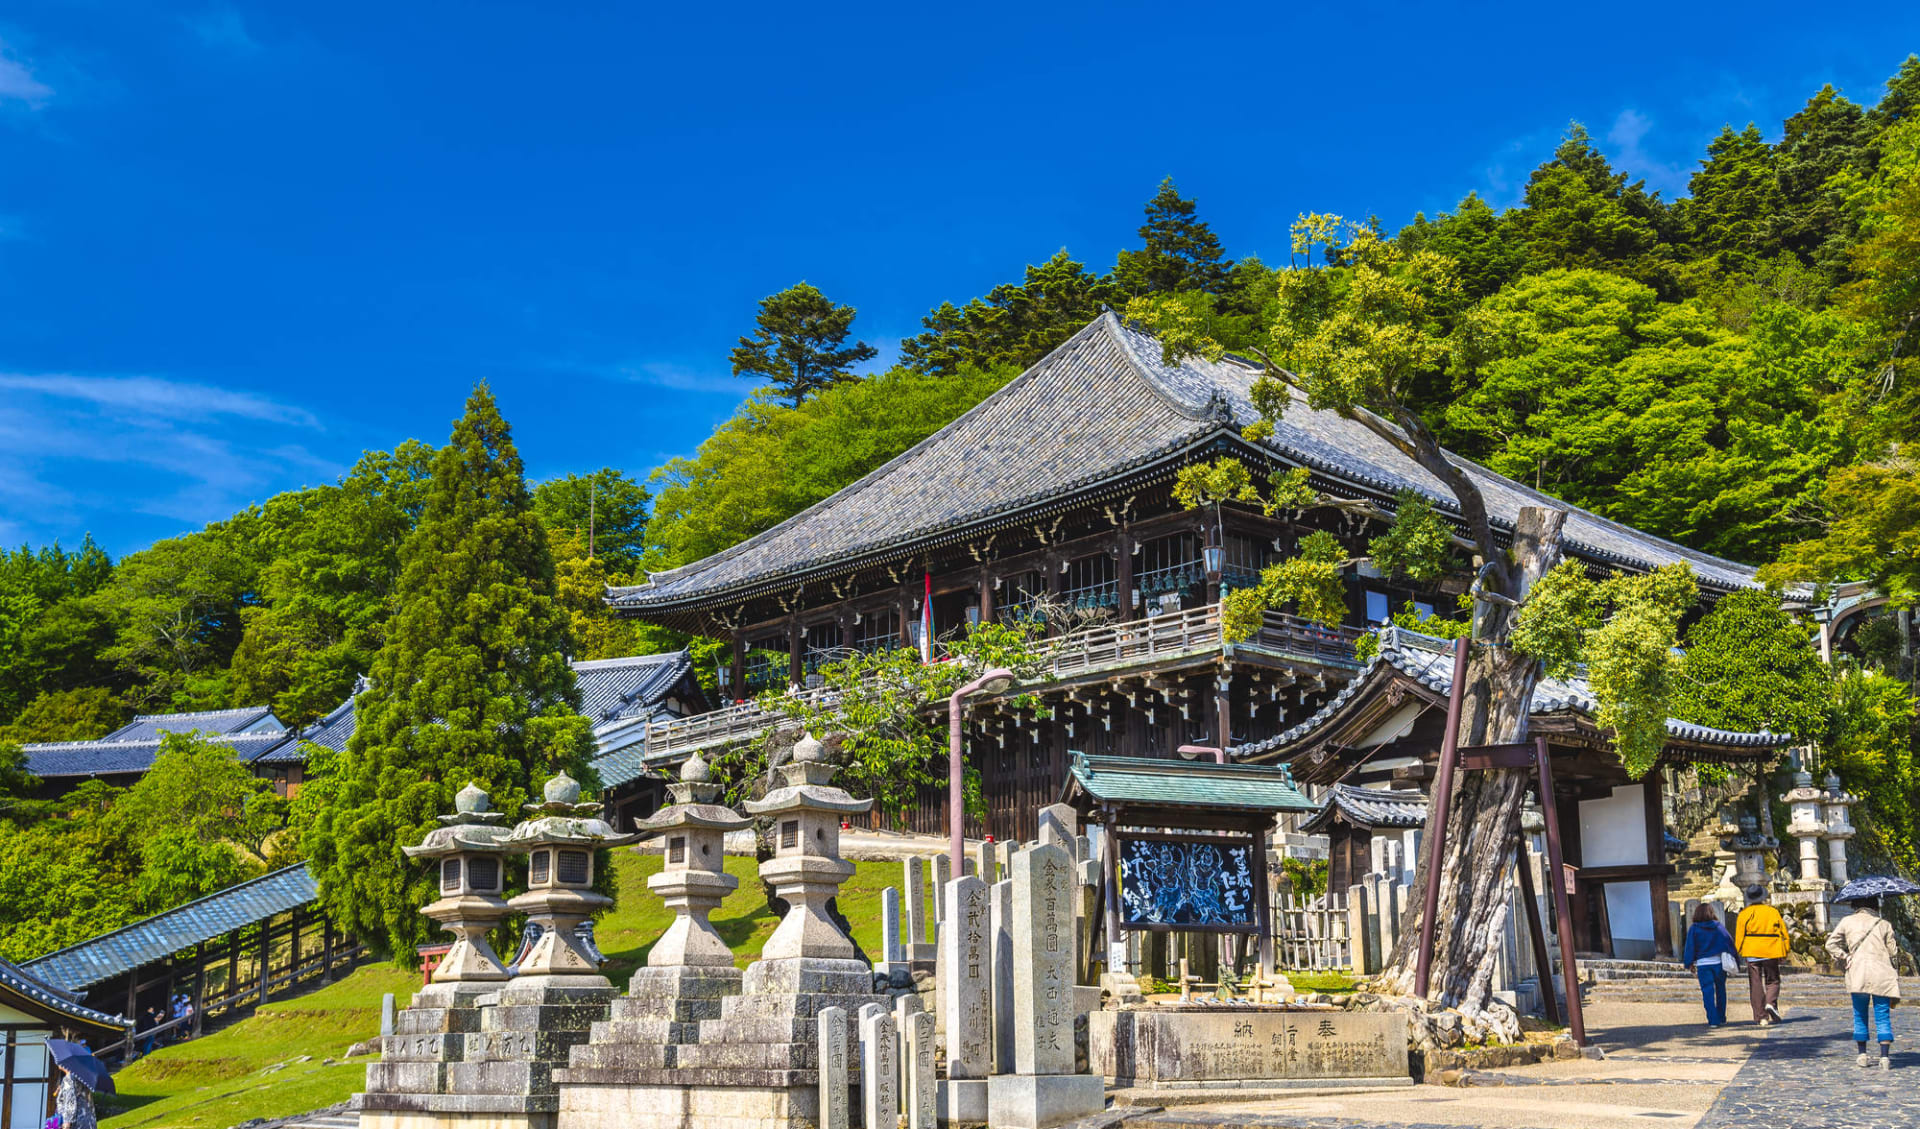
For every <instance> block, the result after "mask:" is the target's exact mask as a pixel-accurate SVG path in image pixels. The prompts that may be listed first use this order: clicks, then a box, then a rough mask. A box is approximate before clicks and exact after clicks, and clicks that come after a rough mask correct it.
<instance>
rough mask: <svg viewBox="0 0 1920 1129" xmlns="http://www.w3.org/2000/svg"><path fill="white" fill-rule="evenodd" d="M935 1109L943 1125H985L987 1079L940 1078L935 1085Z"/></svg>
mask: <svg viewBox="0 0 1920 1129" xmlns="http://www.w3.org/2000/svg"><path fill="white" fill-rule="evenodd" d="M934 1111H935V1116H936V1117H938V1118H939V1120H940V1124H942V1125H985V1124H986V1123H987V1080H986V1079H985V1078H956V1079H947V1078H942V1079H940V1080H939V1081H938V1082H937V1083H935V1086H934Z"/></svg>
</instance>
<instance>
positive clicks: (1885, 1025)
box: [1853, 992, 1893, 1043]
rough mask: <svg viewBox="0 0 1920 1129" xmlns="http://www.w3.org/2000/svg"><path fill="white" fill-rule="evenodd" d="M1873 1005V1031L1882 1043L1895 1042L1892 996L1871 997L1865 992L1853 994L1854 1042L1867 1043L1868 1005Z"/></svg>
mask: <svg viewBox="0 0 1920 1129" xmlns="http://www.w3.org/2000/svg"><path fill="white" fill-rule="evenodd" d="M1868 1004H1872V1005H1873V1030H1874V1034H1875V1035H1876V1036H1877V1037H1878V1038H1879V1040H1880V1042H1882V1043H1891V1042H1893V999H1892V997H1890V996H1870V995H1868V994H1867V993H1865V992H1855V993H1853V1041H1854V1042H1856V1043H1864V1042H1866V1041H1867V1005H1868Z"/></svg>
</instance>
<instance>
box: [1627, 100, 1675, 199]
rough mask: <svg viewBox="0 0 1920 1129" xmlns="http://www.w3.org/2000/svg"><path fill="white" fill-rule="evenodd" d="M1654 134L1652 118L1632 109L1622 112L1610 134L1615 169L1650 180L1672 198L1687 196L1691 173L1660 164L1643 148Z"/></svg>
mask: <svg viewBox="0 0 1920 1129" xmlns="http://www.w3.org/2000/svg"><path fill="white" fill-rule="evenodd" d="M1652 132H1653V119H1652V118H1650V117H1648V116H1647V115H1645V114H1643V113H1641V112H1640V111H1638V110H1635V109H1633V108H1631V107H1629V108H1627V109H1625V110H1622V111H1620V116H1618V117H1616V118H1614V119H1613V128H1611V129H1609V130H1607V144H1608V145H1609V146H1611V147H1612V152H1611V153H1609V154H1608V158H1609V160H1610V161H1611V162H1612V164H1613V167H1614V168H1616V169H1618V170H1619V171H1621V172H1624V173H1626V174H1627V175H1628V176H1629V177H1632V178H1637V179H1644V180H1646V182H1647V183H1648V184H1650V185H1652V186H1653V187H1654V188H1656V189H1658V190H1659V191H1661V192H1663V193H1665V194H1666V195H1667V196H1669V197H1671V196H1673V195H1675V194H1676V193H1681V192H1685V191H1686V190H1687V179H1688V175H1689V172H1688V170H1687V169H1686V168H1684V167H1682V166H1681V165H1680V164H1678V163H1675V162H1671V161H1663V160H1660V159H1659V158H1658V157H1655V156H1654V155H1653V154H1652V153H1650V152H1648V151H1647V148H1646V146H1645V145H1644V144H1642V143H1643V142H1644V141H1646V139H1647V135H1648V134H1650V133H1652Z"/></svg>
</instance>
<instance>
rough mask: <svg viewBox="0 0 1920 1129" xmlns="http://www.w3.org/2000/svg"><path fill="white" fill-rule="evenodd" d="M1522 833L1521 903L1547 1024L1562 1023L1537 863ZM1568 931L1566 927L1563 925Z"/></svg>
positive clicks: (1519, 853) (1517, 854) (1518, 850)
mask: <svg viewBox="0 0 1920 1129" xmlns="http://www.w3.org/2000/svg"><path fill="white" fill-rule="evenodd" d="M1528 838H1529V836H1527V835H1525V834H1522V835H1521V836H1520V842H1519V844H1518V846H1516V847H1515V848H1514V854H1515V857H1516V859H1517V860H1518V862H1519V871H1520V901H1521V904H1522V906H1523V908H1524V909H1525V910H1526V914H1527V937H1528V939H1529V940H1531V941H1532V942H1533V965H1534V969H1535V970H1536V971H1537V972H1539V974H1540V976H1539V980H1540V1002H1541V1004H1542V1005H1543V1006H1545V1008H1546V1012H1547V1022H1549V1023H1558V1022H1560V997H1559V996H1558V995H1557V994H1556V993H1555V992H1554V990H1553V959H1552V958H1551V957H1550V956H1548V955H1547V933H1546V930H1545V929H1544V928H1542V926H1541V924H1540V903H1539V902H1538V901H1537V900H1536V899H1535V898H1534V893H1533V862H1532V860H1531V859H1529V858H1528V857H1527V839H1528ZM1562 928H1565V926H1562Z"/></svg>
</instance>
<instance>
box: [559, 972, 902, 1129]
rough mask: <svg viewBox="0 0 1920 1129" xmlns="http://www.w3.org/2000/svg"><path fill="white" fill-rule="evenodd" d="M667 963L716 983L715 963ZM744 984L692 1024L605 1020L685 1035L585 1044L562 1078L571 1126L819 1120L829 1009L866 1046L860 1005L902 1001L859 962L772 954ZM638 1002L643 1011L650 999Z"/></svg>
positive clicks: (654, 1128) (805, 1128)
mask: <svg viewBox="0 0 1920 1129" xmlns="http://www.w3.org/2000/svg"><path fill="white" fill-rule="evenodd" d="M642 971H643V972H644V971H646V970H644V969H643V970H642ZM660 971H662V972H680V971H684V972H686V973H688V974H689V975H688V976H686V977H684V978H682V979H681V980H680V986H681V987H683V988H685V987H691V986H694V985H699V986H701V987H702V988H705V987H709V986H716V985H713V984H712V983H711V982H709V984H701V983H700V981H699V980H698V979H697V977H698V975H699V974H702V973H705V972H707V971H708V970H704V969H703V970H694V969H687V970H677V969H662V970H660ZM637 980H638V977H637V976H636V985H635V988H636V992H637V991H638V988H639V984H638V983H637ZM741 983H742V986H743V987H744V989H745V990H744V992H742V993H741V994H740V995H734V996H727V997H724V998H721V999H719V1000H717V1003H718V1004H719V1007H718V1014H717V1015H714V1016H713V1017H712V1018H702V1019H699V1020H697V1021H692V1022H691V1023H689V1021H687V1020H682V1019H677V1018H675V1019H671V1020H669V1019H665V1018H662V1017H655V1016H647V1017H635V1018H632V1019H625V1020H623V1019H621V1018H620V1017H619V1016H618V1015H616V1017H615V1019H614V1020H612V1021H611V1022H609V1023H608V1024H607V1025H606V1027H605V1030H607V1031H608V1032H610V1033H611V1032H615V1031H621V1030H628V1028H626V1027H625V1026H624V1025H625V1024H628V1023H632V1024H634V1025H635V1026H634V1027H632V1028H631V1029H630V1030H632V1031H633V1032H634V1033H636V1034H637V1033H639V1032H640V1031H642V1030H646V1031H660V1032H662V1033H670V1034H673V1035H676V1036H681V1037H684V1038H685V1040H686V1041H684V1042H681V1041H675V1042H665V1041H662V1042H656V1043H642V1042H628V1041H622V1042H620V1043H617V1044H607V1043H603V1042H601V1041H600V1040H599V1039H598V1038H596V1039H595V1040H594V1042H593V1043H592V1044H591V1045H589V1046H586V1047H583V1048H581V1049H580V1051H578V1052H577V1053H576V1054H575V1056H574V1058H573V1061H572V1063H571V1064H570V1065H569V1067H568V1068H567V1069H566V1070H565V1071H564V1072H563V1073H561V1074H560V1075H559V1076H558V1080H559V1081H560V1082H562V1083H563V1084H564V1085H563V1086H562V1087H561V1103H562V1104H561V1107H560V1108H561V1117H562V1119H563V1120H564V1121H565V1122H566V1124H567V1127H568V1129H686V1127H687V1126H702V1125H716V1126H717V1125H725V1126H727V1127H728V1129H812V1127H813V1126H814V1125H815V1124H816V1119H817V1117H818V1114H819V1103H820V1093H819V1086H820V1076H819V1065H820V1060H819V1027H818V1016H819V1014H820V1012H821V1011H822V1010H823V1009H825V1008H829V1007H837V1008H841V1009H842V1010H844V1011H845V1012H846V1014H847V1016H848V1037H849V1041H850V1045H856V1046H857V1045H858V1043H859V1038H858V1033H857V1032H856V1031H855V1030H854V1023H855V1020H856V1018H857V1016H858V1015H859V1012H860V1008H861V1006H862V1005H865V1004H870V1003H872V1004H879V1005H881V1006H882V1007H887V1006H889V1005H890V1003H891V1001H890V1000H889V999H888V998H887V997H886V996H884V995H881V994H879V993H876V992H875V991H874V990H873V969H872V968H871V967H869V966H868V965H866V964H865V963H863V962H861V961H857V960H835V959H831V958H822V957H793V958H788V959H784V960H762V961H758V962H756V963H755V964H754V965H753V966H752V967H750V968H748V969H747V971H746V973H745V975H744V976H742V978H741ZM682 1004H684V1005H685V1011H684V1012H683V1014H687V1013H692V1012H695V1011H706V1010H710V1008H711V1004H710V1003H699V1002H696V1001H694V1000H688V999H686V998H684V997H683V998H682ZM627 1008H628V1009H629V1010H639V1009H640V1008H641V1004H640V1001H638V1000H634V1001H633V1003H632V1004H629V1005H627ZM656 1024H657V1026H656ZM687 1026H692V1027H694V1028H695V1030H693V1031H688V1030H687V1029H686V1027H687Z"/></svg>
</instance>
